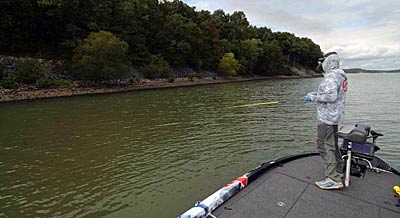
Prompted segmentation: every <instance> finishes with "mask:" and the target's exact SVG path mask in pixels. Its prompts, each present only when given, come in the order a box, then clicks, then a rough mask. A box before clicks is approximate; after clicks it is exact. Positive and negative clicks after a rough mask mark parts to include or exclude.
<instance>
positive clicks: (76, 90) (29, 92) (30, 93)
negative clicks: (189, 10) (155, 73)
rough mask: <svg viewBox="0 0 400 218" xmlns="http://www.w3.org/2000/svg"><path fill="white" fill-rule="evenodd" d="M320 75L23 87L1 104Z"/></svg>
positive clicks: (5, 94)
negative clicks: (41, 87) (44, 87)
mask: <svg viewBox="0 0 400 218" xmlns="http://www.w3.org/2000/svg"><path fill="white" fill-rule="evenodd" d="M317 76H318V75H303V76H275V77H260V76H256V77H217V78H212V77H206V78H203V79H193V80H189V79H187V78H183V79H181V78H179V79H177V80H175V81H174V82H168V81H166V80H155V81H150V80H145V81H142V82H140V83H137V84H133V85H113V86H105V85H104V86H102V85H100V86H93V87H68V88H53V89H37V88H35V87H27V86H25V87H21V88H18V89H15V90H11V89H0V102H12V101H22V100H34V99H43V98H58V97H67V96H79V95H91V94H106V93H117V92H128V91H134V90H145V89H160V88H169V87H184V86H195V85H204V84H217V83H228V82H241V81H251V80H271V79H300V78H311V77H317Z"/></svg>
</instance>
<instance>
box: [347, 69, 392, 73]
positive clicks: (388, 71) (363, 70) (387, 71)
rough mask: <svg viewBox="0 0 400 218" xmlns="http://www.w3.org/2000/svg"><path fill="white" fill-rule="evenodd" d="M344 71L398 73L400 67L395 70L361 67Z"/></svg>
mask: <svg viewBox="0 0 400 218" xmlns="http://www.w3.org/2000/svg"><path fill="white" fill-rule="evenodd" d="M344 71H345V72H346V73H400V69H397V70H365V69H361V68H353V69H345V70H344Z"/></svg>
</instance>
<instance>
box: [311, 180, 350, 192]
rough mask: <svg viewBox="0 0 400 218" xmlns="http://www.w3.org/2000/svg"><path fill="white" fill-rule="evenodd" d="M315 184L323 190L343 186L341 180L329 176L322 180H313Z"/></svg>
mask: <svg viewBox="0 0 400 218" xmlns="http://www.w3.org/2000/svg"><path fill="white" fill-rule="evenodd" d="M315 185H316V186H317V187H318V188H320V189H325V190H332V189H342V188H343V187H344V186H343V183H342V182H336V181H333V180H332V179H331V178H325V179H324V180H322V181H319V182H315Z"/></svg>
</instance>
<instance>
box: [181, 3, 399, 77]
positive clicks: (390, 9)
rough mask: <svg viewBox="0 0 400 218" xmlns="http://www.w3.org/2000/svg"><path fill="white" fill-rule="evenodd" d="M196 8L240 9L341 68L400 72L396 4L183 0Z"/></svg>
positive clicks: (256, 23)
mask: <svg viewBox="0 0 400 218" xmlns="http://www.w3.org/2000/svg"><path fill="white" fill-rule="evenodd" d="M184 2H185V3H187V4H188V5H190V6H194V7H196V10H208V11H211V12H213V11H215V10H217V9H223V10H224V11H225V13H230V14H231V13H232V12H234V11H244V12H245V14H246V16H247V19H248V20H249V22H250V23H251V24H252V25H256V26H258V27H261V26H266V27H269V28H271V29H272V30H273V31H287V32H291V33H294V34H295V35H297V36H300V37H308V38H311V39H312V40H313V41H314V42H315V43H317V44H318V45H320V46H321V49H322V51H323V52H329V51H337V52H338V53H339V55H340V57H341V58H342V67H343V68H364V69H383V70H390V69H400V0H301V1H294V0H218V1H215V0H184Z"/></svg>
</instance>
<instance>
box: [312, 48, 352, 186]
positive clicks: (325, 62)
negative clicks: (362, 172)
mask: <svg viewBox="0 0 400 218" xmlns="http://www.w3.org/2000/svg"><path fill="white" fill-rule="evenodd" d="M339 62H340V61H339V56H338V54H337V53H336V52H330V53H327V54H325V55H324V57H323V58H321V59H319V65H320V67H322V70H323V73H324V80H323V81H322V82H321V84H320V85H319V87H318V90H317V92H310V93H308V94H307V95H306V96H305V97H304V100H305V101H306V102H316V103H317V109H318V120H319V124H318V131H317V135H318V137H317V149H318V152H319V153H320V155H321V157H322V158H323V159H324V170H325V179H324V180H322V181H318V182H315V184H316V185H317V186H318V187H319V188H321V189H328V190H329V189H341V188H343V183H342V179H341V178H342V177H343V160H342V157H341V154H340V150H339V146H338V139H337V137H336V136H335V134H336V132H337V131H338V125H339V124H342V123H343V118H344V106H345V102H346V92H347V85H348V80H347V76H346V74H345V72H344V71H343V70H342V69H339Z"/></svg>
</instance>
